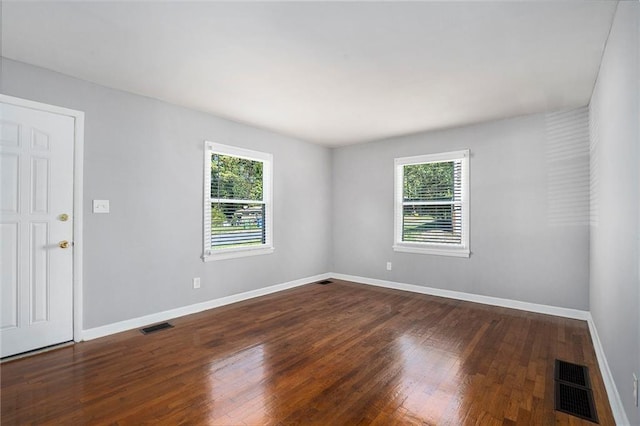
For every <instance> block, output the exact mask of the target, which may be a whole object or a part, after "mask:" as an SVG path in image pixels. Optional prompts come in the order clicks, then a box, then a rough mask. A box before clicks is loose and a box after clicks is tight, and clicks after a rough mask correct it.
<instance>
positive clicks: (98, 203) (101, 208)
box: [93, 200, 109, 213]
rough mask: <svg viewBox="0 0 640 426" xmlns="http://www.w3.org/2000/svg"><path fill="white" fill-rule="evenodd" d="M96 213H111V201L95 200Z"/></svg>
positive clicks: (94, 209)
mask: <svg viewBox="0 0 640 426" xmlns="http://www.w3.org/2000/svg"><path fill="white" fill-rule="evenodd" d="M93 212H94V213H109V200H93Z"/></svg>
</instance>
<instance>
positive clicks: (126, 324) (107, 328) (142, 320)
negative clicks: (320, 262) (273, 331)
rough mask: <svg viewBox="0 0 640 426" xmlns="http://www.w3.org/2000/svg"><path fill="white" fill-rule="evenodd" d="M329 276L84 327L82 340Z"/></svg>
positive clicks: (320, 278) (319, 276)
mask: <svg viewBox="0 0 640 426" xmlns="http://www.w3.org/2000/svg"><path fill="white" fill-rule="evenodd" d="M330 276H331V274H320V275H315V276H312V277H307V278H301V279H298V280H294V281H289V282H286V283H282V284H276V285H272V286H270V287H265V288H259V289H257V290H252V291H247V292H244V293H239V294H233V295H231V296H226V297H221V298H219V299H213V300H207V301H206V302H201V303H195V304H193V305H189V306H182V307H180V308H175V309H170V310H168V311H163V312H158V313H155V314H150V315H145V316H143V317H138V318H132V319H128V320H125V321H119V322H115V323H112V324H107V325H103V326H100V327H95V328H90V329H86V330H83V331H82V340H92V339H97V338H98V337H104V336H108V335H110V334H115V333H120V332H122V331H127V330H132V329H135V328H140V327H144V326H147V325H149V324H153V323H156V322H162V321H167V320H170V319H173V318H178V317H182V316H185V315H190V314H195V313H198V312H202V311H206V310H207V309H212V308H217V307H219V306H224V305H229V304H231V303H236V302H241V301H243V300H247V299H253V298H254V297H260V296H265V295H267V294H271V293H276V292H278V291H282V290H287V289H289V288H294V287H299V286H301V285H304V284H309V283H312V282H315V281H320V280H324V279H327V278H329V277H330Z"/></svg>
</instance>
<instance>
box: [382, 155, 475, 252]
mask: <svg viewBox="0 0 640 426" xmlns="http://www.w3.org/2000/svg"><path fill="white" fill-rule="evenodd" d="M467 172H468V151H456V152H451V153H443V154H435V155H423V156H416V157H404V158H398V159H396V195H395V196H396V218H395V221H396V232H395V236H396V237H395V245H394V249H396V250H397V251H410V252H418V253H426V254H448V255H453V256H468V254H469V250H468V201H467V200H468V173H467Z"/></svg>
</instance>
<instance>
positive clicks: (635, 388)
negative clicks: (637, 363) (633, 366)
mask: <svg viewBox="0 0 640 426" xmlns="http://www.w3.org/2000/svg"><path fill="white" fill-rule="evenodd" d="M633 403H634V404H636V407H637V406H638V376H636V373H633Z"/></svg>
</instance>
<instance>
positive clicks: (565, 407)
mask: <svg viewBox="0 0 640 426" xmlns="http://www.w3.org/2000/svg"><path fill="white" fill-rule="evenodd" d="M554 396H555V398H554V399H555V409H556V410H557V411H561V412H563V413H567V414H571V415H572V416H576V417H580V418H581V419H585V420H589V421H591V422H594V423H598V415H597V413H596V406H595V403H594V400H593V391H592V390H591V381H590V379H589V369H588V368H587V367H586V366H584V365H578V364H572V363H570V362H566V361H560V360H558V359H557V360H556V364H555V392H554Z"/></svg>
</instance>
